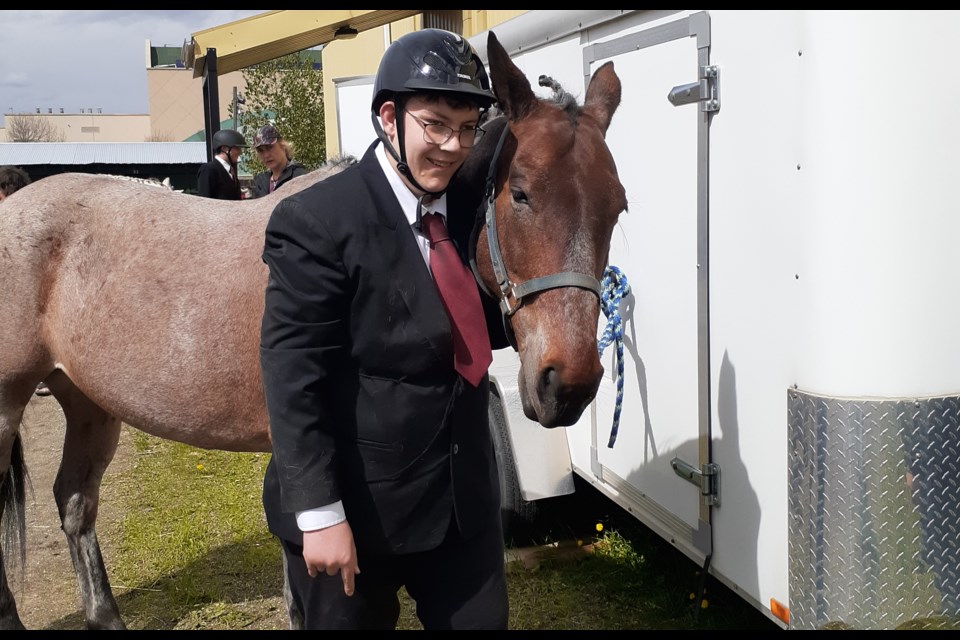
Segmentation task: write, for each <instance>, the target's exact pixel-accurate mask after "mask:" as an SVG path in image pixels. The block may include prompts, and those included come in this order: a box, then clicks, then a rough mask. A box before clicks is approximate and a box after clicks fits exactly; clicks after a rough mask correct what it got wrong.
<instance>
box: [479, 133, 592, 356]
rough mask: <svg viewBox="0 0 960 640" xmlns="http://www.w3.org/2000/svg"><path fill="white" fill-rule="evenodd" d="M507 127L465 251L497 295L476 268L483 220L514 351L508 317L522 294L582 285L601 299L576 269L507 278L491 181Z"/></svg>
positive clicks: (496, 150) (518, 304)
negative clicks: (514, 279)
mask: <svg viewBox="0 0 960 640" xmlns="http://www.w3.org/2000/svg"><path fill="white" fill-rule="evenodd" d="M509 131H510V123H509V122H505V123H504V125H503V132H502V133H501V134H500V140H499V141H497V147H496V149H495V150H494V152H493V157H492V158H491V160H490V167H489V168H488V170H487V180H486V191H485V194H484V202H483V203H481V205H480V206H481V208H483V207H484V206H485V208H486V212H485V214H484V216H483V218H481V217H480V215H479V211H478V212H477V213H478V215H477V220H476V223H475V224H474V227H473V232H472V233H471V235H470V247H469V252H470V269H471V270H472V271H473V277H474V278H475V279H476V281H477V283H478V284H479V285H480V288H481V289H483V290H484V291H485V292H486V293H487V295H489V296H491V297H497V296H495V295H494V294H493V293H492V292H491V291H490V290H489V289H488V288H487V286H486V285H485V284H484V283H483V279H482V278H481V277H480V272H479V270H478V269H477V259H476V244H477V236H478V235H479V232H480V227H481V226H482V224H483V222H486V225H487V244H488V245H489V247H490V262H491V263H492V265H493V274H494V276H495V277H496V279H497V285H498V286H499V287H500V296H499V299H500V312H501V313H502V314H503V327H504V329H505V332H506V334H507V340H509V341H510V346H511V347H513V349H514V351H516V350H517V343H516V338H515V336H514V334H513V328H512V327H511V325H510V322H509V318H510V316H512V315H513V314H514V313H516V312H517V309H519V308H520V305H522V304H523V299H524V298H525V297H526V296H529V295H531V294H534V293H539V292H541V291H546V290H548V289H557V288H560V287H577V288H580V289H586V290H587V291H592V292H593V293H594V295H596V296H597V302H598V304H599V303H600V300H601V287H600V281H599V280H597V279H596V278H594V277H593V276H591V275H588V274H585V273H580V272H577V271H560V272H558V273H554V274H551V275H548V276H542V277H539V278H531V279H529V280H524V281H523V282H520V283H519V284H515V283H513V282H511V281H510V278H509V276H508V275H507V269H506V266H504V263H503V254H502V253H501V252H500V240H499V237H498V234H497V210H496V206H495V198H494V195H495V193H494V192H495V190H496V185H495V184H494V183H495V181H496V175H497V160H498V159H499V158H500V152H501V151H502V150H503V143H504V141H505V140H506V139H507V133H508V132H509Z"/></svg>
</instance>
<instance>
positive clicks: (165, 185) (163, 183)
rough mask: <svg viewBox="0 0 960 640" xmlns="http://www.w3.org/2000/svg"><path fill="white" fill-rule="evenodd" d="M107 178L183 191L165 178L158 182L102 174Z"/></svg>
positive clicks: (151, 179)
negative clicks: (175, 187)
mask: <svg viewBox="0 0 960 640" xmlns="http://www.w3.org/2000/svg"><path fill="white" fill-rule="evenodd" d="M99 175H102V176H103V177H105V178H115V179H117V180H128V181H130V182H139V183H140V184H148V185H150V186H151V187H163V188H164V189H169V190H170V191H181V192H182V189H174V188H173V186H172V185H171V184H170V178H169V177H167V178H164V179H163V180H162V181H160V180H157V179H156V178H138V177H136V176H120V175H114V174H112V173H102V174H99Z"/></svg>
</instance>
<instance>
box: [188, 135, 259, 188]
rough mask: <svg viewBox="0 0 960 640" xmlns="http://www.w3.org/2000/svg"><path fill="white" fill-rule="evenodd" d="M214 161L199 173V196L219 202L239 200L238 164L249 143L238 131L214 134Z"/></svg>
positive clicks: (202, 167) (204, 166) (203, 167)
mask: <svg viewBox="0 0 960 640" xmlns="http://www.w3.org/2000/svg"><path fill="white" fill-rule="evenodd" d="M212 146H213V154H214V155H213V159H212V160H211V161H210V162H207V163H206V164H203V165H201V167H200V171H199V172H198V173H197V195H199V196H203V197H204V198H216V199H218V200H239V199H240V179H239V178H238V177H237V162H238V161H239V160H240V154H241V153H242V152H243V148H244V147H246V146H247V141H246V139H244V137H243V136H242V135H241V134H240V132H238V131H234V130H233V129H220V130H219V131H217V132H216V133H215V134H213V141H212Z"/></svg>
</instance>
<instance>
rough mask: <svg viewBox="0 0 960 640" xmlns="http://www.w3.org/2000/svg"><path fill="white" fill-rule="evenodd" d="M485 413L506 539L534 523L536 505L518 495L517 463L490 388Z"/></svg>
mask: <svg viewBox="0 0 960 640" xmlns="http://www.w3.org/2000/svg"><path fill="white" fill-rule="evenodd" d="M487 414H488V416H489V419H490V431H491V435H492V436H493V446H494V449H495V450H496V454H497V469H498V472H499V475H500V522H501V523H502V525H503V535H504V539H505V540H507V541H509V540H511V539H512V538H514V537H517V536H518V535H520V534H521V532H523V531H524V530H525V529H526V528H528V527H529V526H530V525H532V524H533V521H534V519H535V518H536V515H537V505H536V503H535V502H530V501H527V500H524V499H523V497H522V496H521V494H520V480H519V478H518V477H517V465H516V460H515V459H514V455H513V447H512V446H511V444H510V433H509V431H508V429H507V419H506V417H505V416H504V411H503V403H502V402H501V400H500V396H499V395H498V394H497V392H496V391H495V390H494V389H491V390H490V403H489V408H488V409H487Z"/></svg>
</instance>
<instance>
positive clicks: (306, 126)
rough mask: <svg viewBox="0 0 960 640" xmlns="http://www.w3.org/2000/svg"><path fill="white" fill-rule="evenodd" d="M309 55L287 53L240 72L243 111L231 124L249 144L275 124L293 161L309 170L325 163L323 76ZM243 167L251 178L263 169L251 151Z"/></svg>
mask: <svg viewBox="0 0 960 640" xmlns="http://www.w3.org/2000/svg"><path fill="white" fill-rule="evenodd" d="M312 53H315V52H312V51H303V52H299V53H291V54H289V55H286V56H282V57H279V58H275V59H273V60H268V61H267V62H262V63H260V64H257V65H254V66H252V67H248V68H246V69H244V70H243V72H242V73H243V77H244V80H246V83H247V89H246V91H245V93H244V100H245V105H244V108H242V109H241V113H240V117H239V119H237V120H235V121H238V122H240V125H241V126H240V127H239V129H240V131H241V132H242V133H243V135H244V137H245V138H246V139H247V142H249V143H250V144H253V136H254V135H255V134H256V132H257V129H259V128H260V127H261V126H263V125H265V124H268V123H270V124H274V125H275V126H276V127H277V129H279V130H280V133H281V134H282V135H283V137H284V139H286V140H287V142H289V143H291V144H292V146H293V153H294V158H295V159H296V160H297V161H298V162H300V163H301V164H303V165H304V166H305V167H307V169H311V170H312V169H316V168H317V167H319V166H320V165H321V164H323V163H324V162H325V161H326V159H327V140H326V134H325V130H324V126H325V124H324V119H323V71H321V70H320V69H315V68H314V63H315V61H316V60H318V59H319V57H318V56H316V55H310V54H312ZM231 111H232V108H231ZM230 115H231V117H235V116H236V114H233V113H231V114H230ZM241 162H242V163H243V166H244V167H245V168H246V169H247V170H248V171H250V172H251V173H254V174H255V173H257V172H259V171H263V170H265V169H266V167H264V166H263V163H261V162H260V159H259V158H258V157H257V154H256V151H254V149H253V147H248V148H247V149H246V150H245V151H244V153H243V156H242V158H241Z"/></svg>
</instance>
